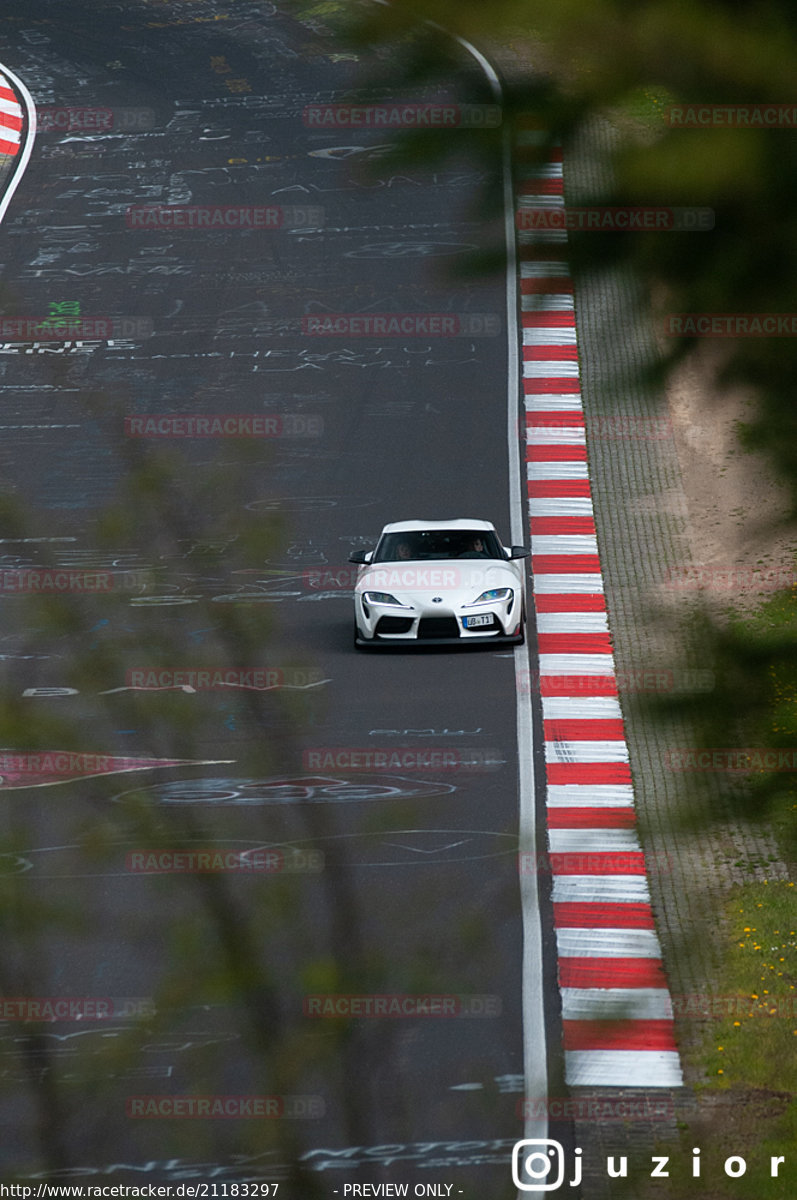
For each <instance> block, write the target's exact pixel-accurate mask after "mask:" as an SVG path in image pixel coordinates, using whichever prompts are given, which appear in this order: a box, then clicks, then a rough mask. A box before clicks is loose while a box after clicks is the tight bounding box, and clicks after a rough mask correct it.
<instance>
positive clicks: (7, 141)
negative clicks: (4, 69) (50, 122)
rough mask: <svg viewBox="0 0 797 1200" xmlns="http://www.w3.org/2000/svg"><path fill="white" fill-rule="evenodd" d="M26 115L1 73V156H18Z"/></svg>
mask: <svg viewBox="0 0 797 1200" xmlns="http://www.w3.org/2000/svg"><path fill="white" fill-rule="evenodd" d="M23 125H24V113H23V111H22V105H21V104H20V102H19V100H18V99H17V94H16V92H15V91H14V89H13V88H12V87H11V84H10V83H9V80H8V79H7V78H6V76H5V75H3V74H2V73H0V154H18V153H19V147H20V142H21V139H22V126H23Z"/></svg>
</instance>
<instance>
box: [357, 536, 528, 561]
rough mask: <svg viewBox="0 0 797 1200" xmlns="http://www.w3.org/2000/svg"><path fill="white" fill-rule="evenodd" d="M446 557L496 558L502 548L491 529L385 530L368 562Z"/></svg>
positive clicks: (501, 553)
mask: <svg viewBox="0 0 797 1200" xmlns="http://www.w3.org/2000/svg"><path fill="white" fill-rule="evenodd" d="M431 558H433V559H446V558H498V559H502V560H503V561H506V554H505V553H504V550H503V547H502V546H501V543H500V542H499V540H498V538H497V537H496V535H495V533H493V531H492V530H491V529H413V530H411V531H408V532H407V533H386V534H385V535H384V537H382V538H381V539H380V541H379V545H378V546H377V548H376V552H375V554H374V557H373V559H372V560H371V561H372V562H375V563H377V562H419V561H423V560H427V559H431Z"/></svg>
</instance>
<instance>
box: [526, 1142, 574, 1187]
mask: <svg viewBox="0 0 797 1200" xmlns="http://www.w3.org/2000/svg"><path fill="white" fill-rule="evenodd" d="M579 1165H580V1164H579ZM564 1177H565V1152H564V1147H563V1146H562V1144H561V1143H560V1142H557V1141H554V1139H553V1138H526V1139H524V1140H523V1141H521V1142H515V1145H514V1146H513V1148H512V1182H513V1183H514V1185H515V1187H516V1188H519V1189H520V1191H522V1192H555V1191H556V1190H557V1188H560V1187H561V1186H562V1184H563V1182H564Z"/></svg>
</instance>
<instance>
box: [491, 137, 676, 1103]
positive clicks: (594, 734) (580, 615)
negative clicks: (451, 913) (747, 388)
mask: <svg viewBox="0 0 797 1200" xmlns="http://www.w3.org/2000/svg"><path fill="white" fill-rule="evenodd" d="M545 141H546V136H545V134H544V132H542V131H540V130H539V129H537V128H535V127H533V125H532V124H531V123H528V124H526V123H524V122H521V124H520V128H519V130H518V132H517V135H516V143H515V160H516V163H517V173H516V205H517V207H518V209H521V210H522V209H523V208H528V207H532V208H535V209H539V208H563V207H564V191H563V178H562V154H561V150H558V149H554V150H553V151H552V152H551V156H550V158H549V159H548V161H542V160H541V159H540V157H539V146H540V145H543V144H544V143H545ZM517 244H518V259H519V267H520V269H519V280H518V286H519V291H520V308H521V327H522V341H523V347H522V354H523V393H524V405H525V411H526V451H525V456H526V467H527V475H528V496H529V517H530V529H531V554H532V558H531V566H532V585H533V591H534V605H535V609H536V614H537V628H538V633H539V678H540V691H541V696H542V710H543V722H544V743H545V763H546V775H547V815H548V849H549V854H550V860H551V869H552V872H553V909H554V923H555V927H556V940H557V951H558V969H559V986H560V990H561V996H562V1018H563V1036H564V1050H565V1078H566V1082H567V1083H568V1084H569V1085H570V1086H578V1087H633V1088H648V1087H662V1088H663V1087H667V1088H672V1087H680V1086H681V1085H682V1083H683V1079H682V1075H681V1066H680V1059H679V1056H678V1051H677V1048H676V1044H675V1038H674V1025H673V1010H672V1001H671V998H670V993H669V989H668V986H667V980H666V977H665V974H664V967H663V963H662V956H661V948H660V945H659V941H658V937H657V935H656V932H655V928H654V919H653V910H652V908H651V903H650V892H649V890H648V883H647V875H646V866H645V856H644V854H643V852H642V848H641V845H640V843H639V839H638V837H637V833H636V827H635V811H634V795H633V787H632V783H631V771H630V767H629V758H628V746H627V744H626V740H625V730H624V725H623V717H622V712H621V709H620V703H619V699H618V689H617V679H616V674H615V666H614V656H613V653H612V643H611V636H610V633H609V624H608V619H607V611H606V600H605V596H604V586H603V576H602V574H601V566H600V559H599V556H598V544H597V539H596V534H595V520H594V513H593V507H592V495H591V490H590V482H589V466H588V461H587V447H586V431H585V421H584V409H583V405H582V400H581V389H580V382H579V360H578V343H577V336H576V319H575V306H574V299H573V284H572V280H571V278H570V271H569V267H568V262H567V233H566V231H565V230H564V229H562V230H557V229H554V230H550V229H546V230H542V229H529V230H523V229H522V228H521V229H519V230H518V233H517Z"/></svg>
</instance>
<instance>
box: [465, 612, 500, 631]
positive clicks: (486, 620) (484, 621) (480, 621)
mask: <svg viewBox="0 0 797 1200" xmlns="http://www.w3.org/2000/svg"><path fill="white" fill-rule="evenodd" d="M492 623H493V615H492V613H481V615H480V616H478V617H465V628H466V629H475V628H476V627H477V626H478V625H492Z"/></svg>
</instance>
